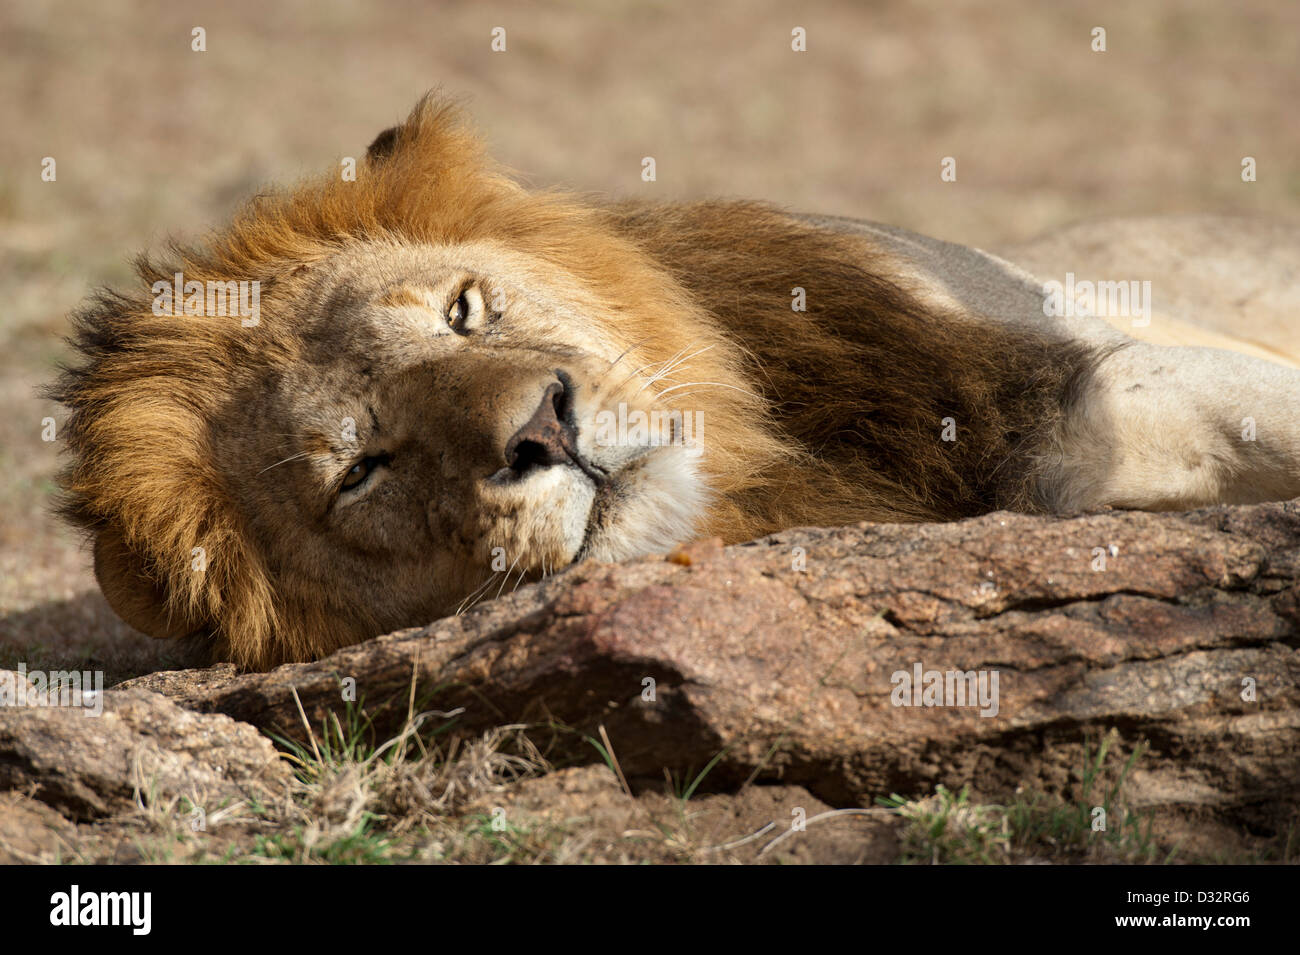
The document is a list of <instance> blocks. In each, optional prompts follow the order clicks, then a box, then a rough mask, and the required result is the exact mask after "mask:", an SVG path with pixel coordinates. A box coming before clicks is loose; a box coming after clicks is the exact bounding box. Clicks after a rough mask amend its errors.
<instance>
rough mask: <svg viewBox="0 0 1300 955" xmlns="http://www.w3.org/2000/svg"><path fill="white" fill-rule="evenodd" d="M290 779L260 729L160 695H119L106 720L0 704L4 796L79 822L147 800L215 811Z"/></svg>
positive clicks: (113, 695)
mask: <svg viewBox="0 0 1300 955" xmlns="http://www.w3.org/2000/svg"><path fill="white" fill-rule="evenodd" d="M290 775H291V773H290V770H289V766H288V764H287V763H286V762H285V761H284V760H282V759H281V758H280V757H279V755H278V754H277V753H276V751H275V748H274V746H272V744H271V741H270V740H269V739H267V738H266V737H265V736H263V735H261V734H260V733H258V732H257V730H255V729H254V728H253V727H252V726H249V725H247V724H245V723H239V722H236V721H235V720H232V719H230V718H229V717H226V716H222V715H219V714H204V713H195V712H193V711H191V710H187V709H183V708H182V707H180V706H178V705H176V704H175V703H173V702H172V701H170V700H168V699H166V698H165V697H163V696H160V695H159V694H157V693H150V692H148V691H144V690H109V691H107V692H105V693H104V710H103V713H102V714H101V715H99V716H92V715H89V714H88V712H87V711H86V710H83V709H79V708H72V707H58V706H6V707H0V790H18V791H21V792H25V793H30V795H31V796H33V797H34V798H35V799H37V800H39V801H40V802H41V803H43V804H46V805H48V806H52V807H54V808H55V809H58V810H59V811H60V812H62V813H63V814H64V815H65V816H67V817H69V818H72V819H78V820H89V819H94V818H98V817H103V816H108V815H111V814H112V813H114V812H117V811H120V810H122V809H123V808H126V807H129V806H130V805H131V804H132V803H133V802H135V800H136V798H137V794H139V798H140V799H141V800H142V801H143V802H153V803H157V802H158V801H160V800H169V799H187V800H188V801H189V802H190V804H192V805H194V806H198V807H203V808H205V809H207V810H208V811H211V810H214V809H216V808H218V807H220V806H221V805H224V804H226V803H229V802H230V801H233V800H238V799H243V798H246V797H248V796H258V797H261V798H266V797H267V796H268V795H271V794H272V793H274V792H277V791H280V790H281V789H282V788H283V785H284V784H285V783H287V781H288V779H289V777H290ZM15 811H17V810H15Z"/></svg>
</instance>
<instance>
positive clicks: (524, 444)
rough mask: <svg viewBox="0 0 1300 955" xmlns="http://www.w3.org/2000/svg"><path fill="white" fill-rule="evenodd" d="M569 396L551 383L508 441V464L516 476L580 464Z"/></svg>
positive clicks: (562, 387)
mask: <svg viewBox="0 0 1300 955" xmlns="http://www.w3.org/2000/svg"><path fill="white" fill-rule="evenodd" d="M570 417H571V415H570V409H569V393H568V389H566V388H565V386H564V385H563V384H562V383H561V382H558V381H556V382H552V383H551V384H550V385H548V386H547V388H546V391H545V393H544V394H543V395H542V402H541V404H539V405H538V406H537V410H536V411H534V412H533V416H532V417H531V418H529V419H528V421H527V422H525V424H524V426H523V427H522V428H520V429H519V430H518V431H516V432H515V433H514V435H513V436H512V437H511V438H510V440H509V441H507V442H506V465H507V466H508V467H509V468H510V470H512V471H514V472H515V473H517V474H523V473H525V472H526V471H529V470H531V469H532V468H535V467H539V468H541V467H550V466H551V465H553V464H565V463H568V462H573V463H578V462H579V460H580V458H579V455H578V433H577V431H576V430H575V429H574V427H573V425H572V424H571V423H570V421H569V419H570Z"/></svg>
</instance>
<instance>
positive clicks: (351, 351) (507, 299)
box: [54, 101, 783, 667]
mask: <svg viewBox="0 0 1300 955" xmlns="http://www.w3.org/2000/svg"><path fill="white" fill-rule="evenodd" d="M138 271H139V273H140V276H141V278H142V279H143V282H142V283H141V285H140V286H139V287H138V288H137V289H135V290H134V291H130V292H113V293H108V292H106V293H101V294H100V295H99V296H98V297H97V299H96V300H95V301H94V302H92V303H91V304H90V305H89V306H87V307H86V308H84V309H83V310H82V311H81V313H80V314H79V315H78V316H77V325H78V335H77V339H76V344H77V346H78V348H79V350H80V352H81V354H82V355H83V356H84V359H85V360H84V361H83V362H82V364H81V365H80V366H79V367H76V368H74V369H70V370H69V371H67V372H66V373H65V375H64V377H63V379H62V380H61V382H60V384H59V385H58V386H56V388H55V390H54V394H55V396H56V397H57V398H59V399H60V400H61V401H63V402H64V403H65V404H66V405H68V406H69V408H70V409H71V416H70V419H69V422H68V426H67V429H66V434H67V436H68V439H69V446H70V448H71V450H72V455H73V459H72V463H71V464H70V466H69V467H68V468H67V470H66V472H65V473H64V475H63V477H62V485H63V488H64V491H65V495H66V497H65V506H64V510H65V513H67V514H68V515H69V516H70V517H71V518H72V519H73V520H74V521H76V522H77V523H79V524H80V525H82V526H83V527H85V528H87V529H88V530H89V531H90V532H91V534H92V535H93V537H94V541H95V547H94V550H95V568H96V573H97V576H98V578H99V580H100V583H101V586H102V588H103V590H104V593H105V594H106V596H107V597H108V599H109V602H110V603H111V604H112V606H113V607H114V609H115V610H116V611H117V612H118V613H119V614H120V615H121V616H122V617H123V618H124V619H125V620H127V621H128V622H129V623H131V624H132V625H134V626H135V627H137V628H139V629H141V630H143V631H144V632H146V633H150V634H152V635H155V636H179V635H187V634H193V633H196V632H198V633H205V634H209V635H211V636H212V637H213V638H214V640H215V642H216V648H217V651H218V653H219V654H221V655H224V656H228V657H230V658H232V659H234V660H236V661H237V662H239V663H242V664H244V665H248V666H255V667H265V666H269V665H273V664H275V663H278V662H281V661H285V660H292V659H303V658H308V657H312V656H318V655H321V654H323V653H326V652H328V651H330V650H332V649H334V648H336V647H339V646H342V645H345V644H347V643H351V642H356V641H358V640H360V639H364V638H366V637H370V636H373V635H376V634H380V633H384V632H387V631H389V630H393V629H397V628H400V627H403V626H410V625H415V624H420V623H424V622H427V621H429V620H432V619H435V618H436V617H438V616H440V615H444V614H447V613H450V612H454V611H455V610H456V609H457V608H458V607H461V606H464V605H465V604H466V603H467V602H470V601H473V600H475V599H476V598H477V597H478V596H483V595H487V596H490V595H492V594H493V593H497V592H500V591H501V590H502V588H506V587H510V586H514V585H515V584H516V583H517V582H518V581H521V580H524V579H530V578H531V579H535V578H536V577H538V576H539V575H541V574H544V573H547V572H549V571H552V570H555V569H558V568H561V567H563V566H565V565H567V564H569V563H571V562H573V561H574V560H576V559H579V558H581V557H584V556H590V557H594V558H599V559H608V560H612V559H621V558H625V557H629V556H634V555H637V554H642V553H646V552H649V551H653V550H656V549H664V548H668V547H670V546H671V545H673V544H674V543H676V542H679V541H681V540H684V539H687V538H689V537H690V536H691V535H693V534H695V533H698V532H701V531H709V532H718V531H719V530H722V531H724V532H725V530H726V528H727V527H729V526H732V527H736V528H739V527H742V526H743V527H744V528H745V529H746V530H749V529H750V528H749V527H748V525H747V524H746V518H745V516H744V515H743V514H741V513H739V512H738V511H737V509H736V508H735V506H734V505H729V504H728V503H727V493H726V492H727V490H728V488H729V485H733V484H736V483H744V481H745V480H747V478H746V476H745V474H744V472H745V471H746V470H747V469H748V468H752V467H754V466H761V465H762V462H763V461H764V460H765V459H771V460H776V459H777V458H779V457H780V456H781V455H782V454H783V450H782V448H781V445H780V442H778V441H776V440H774V439H773V438H772V437H771V436H770V435H769V434H768V433H767V432H766V431H765V430H764V429H763V428H762V426H761V423H760V422H761V419H762V417H763V412H762V407H761V405H760V404H759V403H758V400H757V398H756V397H755V396H753V395H752V394H750V392H749V389H748V388H747V387H746V385H745V383H744V379H743V378H742V376H741V374H740V371H739V367H740V364H741V362H742V357H743V356H742V355H741V354H739V352H738V350H737V348H736V346H735V345H734V344H732V343H730V342H729V341H728V339H727V338H726V337H725V336H724V335H723V334H722V333H721V332H720V330H719V329H718V328H716V327H715V324H714V323H713V322H712V320H711V318H710V316H709V314H708V313H707V311H705V310H703V309H701V308H700V307H699V305H698V304H697V302H696V299H695V298H694V297H693V296H691V295H690V294H688V293H687V292H686V291H685V290H684V289H683V288H682V287H681V286H680V285H678V283H677V282H676V281H675V280H674V279H673V278H672V277H671V276H670V275H669V274H667V273H666V272H665V271H663V270H661V269H660V268H659V267H658V266H657V265H656V264H655V263H654V262H653V261H652V260H651V259H650V258H649V257H647V256H646V255H644V254H643V253H642V252H641V251H640V250H638V249H637V248H636V247H635V246H634V245H633V244H631V243H630V242H629V241H628V240H627V239H626V238H624V237H622V236H620V235H619V234H618V233H617V231H616V230H615V229H614V228H612V226H611V224H610V222H609V221H608V219H607V218H606V215H605V214H604V213H601V212H600V211H598V210H595V209H592V208H589V207H586V206H584V205H582V204H579V203H576V202H574V201H573V200H571V199H569V198H567V197H565V196H562V195H558V194H536V193H530V192H528V191H525V190H524V189H522V188H521V187H520V186H518V185H517V184H516V183H515V182H513V181H512V180H511V179H510V178H509V177H508V176H506V175H505V174H503V173H502V172H501V171H500V170H499V169H498V168H496V167H495V166H493V165H492V164H491V163H490V162H489V161H488V160H487V159H485V158H484V156H483V153H482V150H481V147H480V144H479V143H478V141H477V140H476V138H475V137H474V136H473V135H472V133H470V132H469V131H467V130H466V129H465V127H464V126H463V124H462V123H461V121H460V120H459V118H458V116H457V114H456V112H455V111H454V110H453V109H451V108H450V107H448V106H446V105H445V104H439V103H436V102H433V101H425V102H423V103H422V104H421V105H420V106H419V107H417V109H416V110H415V112H414V113H413V114H412V116H411V118H410V119H409V120H408V121H407V122H406V123H405V124H404V125H402V126H400V127H398V128H397V129H396V130H394V131H390V132H389V133H387V134H384V135H383V136H381V137H380V139H379V140H377V141H376V143H375V145H374V146H373V147H372V150H371V154H370V156H369V158H368V159H367V161H366V162H365V163H364V164H363V165H362V166H361V168H360V169H359V170H358V174H357V176H356V177H355V179H352V178H351V177H343V176H340V175H338V174H335V175H333V176H329V177H324V178H322V179H319V180H316V181H312V182H308V183H306V184H304V185H302V186H301V187H299V188H297V189H295V190H292V191H289V192H285V193H277V194H272V195H269V196H260V197H258V198H257V199H255V200H254V201H253V202H252V203H251V204H250V205H249V206H248V207H247V208H246V209H245V210H244V211H243V212H242V213H241V214H240V215H239V216H238V217H237V218H236V219H235V221H234V222H233V223H232V224H231V225H230V227H229V228H228V229H225V230H223V231H221V232H218V233H216V234H214V235H213V236H212V237H211V238H210V239H209V241H207V242H206V243H204V244H202V245H201V246H199V247H194V248H182V247H173V248H172V249H171V251H170V254H169V255H168V256H167V257H166V258H165V259H163V260H157V259H152V260H151V259H141V260H140V262H139V264H138ZM241 296H242V298H241ZM222 299H224V302H223V301H222ZM236 301H238V302H240V303H241V304H242V306H243V307H242V308H238V307H236V304H235V303H236ZM223 304H224V306H225V307H224V308H223V307H222V306H223ZM223 313H224V314H223ZM742 462H743V464H742ZM729 536H736V535H735V534H730V535H729Z"/></svg>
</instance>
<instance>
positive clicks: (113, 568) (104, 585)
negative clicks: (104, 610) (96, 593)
mask: <svg viewBox="0 0 1300 955" xmlns="http://www.w3.org/2000/svg"><path fill="white" fill-rule="evenodd" d="M95 579H96V580H98V581H99V589H100V590H102V591H103V592H104V597H105V599H107V600H108V605H109V606H110V607H112V608H113V612H114V613H116V614H117V615H118V616H119V617H121V618H122V619H123V620H124V621H126V622H127V623H129V624H130V625H131V626H132V627H135V629H137V630H139V631H140V632H141V633H146V634H148V635H149V636H151V637H157V638H159V639H172V638H175V637H184V636H188V635H190V634H191V633H194V632H195V631H196V630H199V629H201V624H199V623H196V622H194V621H191V620H189V619H179V618H177V617H176V616H175V615H169V614H168V613H167V593H166V591H165V590H164V589H163V588H162V585H160V584H159V583H158V581H157V580H155V579H154V578H153V577H152V576H151V575H150V574H149V573H148V571H147V570H146V568H145V563H144V561H143V560H141V558H140V556H139V555H138V554H137V553H136V552H135V551H133V550H132V549H131V548H130V547H129V546H128V545H127V543H126V541H125V540H123V539H122V535H121V534H120V533H118V531H117V530H116V529H115V528H112V527H107V528H103V529H101V530H100V531H99V533H98V534H97V536H96V537H95Z"/></svg>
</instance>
